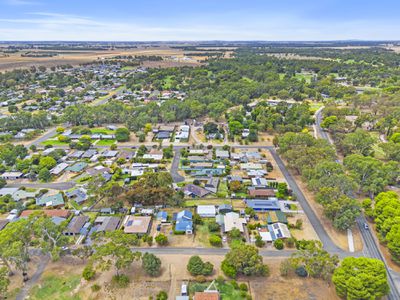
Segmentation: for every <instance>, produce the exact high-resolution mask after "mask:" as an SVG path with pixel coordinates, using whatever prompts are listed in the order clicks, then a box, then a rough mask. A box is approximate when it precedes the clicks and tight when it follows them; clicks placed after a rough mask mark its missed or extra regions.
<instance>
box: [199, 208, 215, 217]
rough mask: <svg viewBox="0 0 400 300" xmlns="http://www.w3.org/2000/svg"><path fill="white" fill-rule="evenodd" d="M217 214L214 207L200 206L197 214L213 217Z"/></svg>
mask: <svg viewBox="0 0 400 300" xmlns="http://www.w3.org/2000/svg"><path fill="white" fill-rule="evenodd" d="M216 213H217V211H216V209H215V206H214V205H198V206H197V214H199V215H213V216H215V215H216Z"/></svg>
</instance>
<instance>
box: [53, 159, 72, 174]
mask: <svg viewBox="0 0 400 300" xmlns="http://www.w3.org/2000/svg"><path fill="white" fill-rule="evenodd" d="M68 166H69V165H68V164H67V163H65V162H63V163H59V164H58V165H57V166H55V167H54V168H53V169H51V170H50V174H52V175H55V176H58V175H60V174H61V173H62V172H64V170H65V169H66V168H68Z"/></svg>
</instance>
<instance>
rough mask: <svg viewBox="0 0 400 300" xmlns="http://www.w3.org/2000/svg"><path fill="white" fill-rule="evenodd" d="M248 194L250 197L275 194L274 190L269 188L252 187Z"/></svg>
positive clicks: (272, 195)
mask: <svg viewBox="0 0 400 300" xmlns="http://www.w3.org/2000/svg"><path fill="white" fill-rule="evenodd" d="M249 195H250V196H251V197H265V198H268V197H274V196H275V192H274V190H271V189H253V190H249Z"/></svg>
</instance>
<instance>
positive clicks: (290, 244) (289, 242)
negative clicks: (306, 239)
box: [285, 237, 296, 248]
mask: <svg viewBox="0 0 400 300" xmlns="http://www.w3.org/2000/svg"><path fill="white" fill-rule="evenodd" d="M295 244H296V240H295V238H293V237H290V238H288V239H286V240H285V245H286V247H288V248H293V247H294V245H295Z"/></svg>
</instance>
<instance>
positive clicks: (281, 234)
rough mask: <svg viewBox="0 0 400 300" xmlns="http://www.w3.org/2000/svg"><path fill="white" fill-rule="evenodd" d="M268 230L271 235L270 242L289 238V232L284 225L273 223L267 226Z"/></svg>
mask: <svg viewBox="0 0 400 300" xmlns="http://www.w3.org/2000/svg"><path fill="white" fill-rule="evenodd" d="M268 230H269V232H270V233H271V237H272V240H274V241H275V240H276V239H283V238H290V236H291V235H290V231H289V229H288V227H287V225H286V224H283V223H274V224H272V225H268Z"/></svg>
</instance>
